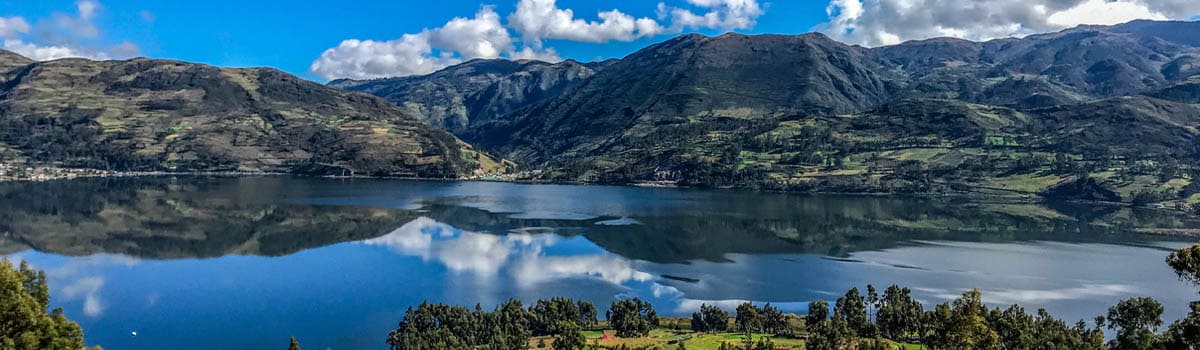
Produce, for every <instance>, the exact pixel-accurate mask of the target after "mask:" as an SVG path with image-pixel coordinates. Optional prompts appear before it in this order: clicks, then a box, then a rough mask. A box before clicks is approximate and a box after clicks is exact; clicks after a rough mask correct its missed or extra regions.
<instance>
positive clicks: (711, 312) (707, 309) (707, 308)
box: [692, 304, 729, 332]
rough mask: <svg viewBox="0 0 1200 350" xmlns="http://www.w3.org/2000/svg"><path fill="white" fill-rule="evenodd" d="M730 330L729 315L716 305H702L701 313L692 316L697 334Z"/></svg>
mask: <svg viewBox="0 0 1200 350" xmlns="http://www.w3.org/2000/svg"><path fill="white" fill-rule="evenodd" d="M727 329H729V314H728V313H726V312H725V310H721V308H719V307H717V306H716V305H708V304H702V305H700V311H698V312H696V313H694V314H692V330H694V331H697V332H724V331H725V330H727Z"/></svg>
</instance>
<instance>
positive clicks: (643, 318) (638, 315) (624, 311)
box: [607, 298, 658, 338]
mask: <svg viewBox="0 0 1200 350" xmlns="http://www.w3.org/2000/svg"><path fill="white" fill-rule="evenodd" d="M607 316H608V317H607V318H608V323H609V325H610V326H612V328H613V330H616V331H617V336H618V337H622V338H633V337H644V336H646V335H648V334H650V330H651V329H652V328H654V327H658V313H657V312H655V311H654V307H653V306H651V305H650V303H648V302H645V301H642V300H641V299H638V298H633V299H625V300H621V301H614V302H613V303H612V306H610V307H609V309H608V314H607Z"/></svg>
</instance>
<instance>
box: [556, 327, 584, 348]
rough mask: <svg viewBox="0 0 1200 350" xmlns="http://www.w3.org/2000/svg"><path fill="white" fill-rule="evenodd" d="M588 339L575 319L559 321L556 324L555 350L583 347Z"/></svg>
mask: <svg viewBox="0 0 1200 350" xmlns="http://www.w3.org/2000/svg"><path fill="white" fill-rule="evenodd" d="M585 345H587V339H586V338H584V337H583V333H580V332H579V325H578V324H576V323H575V322H574V321H559V322H558V323H557V324H555V326H554V350H576V349H583V347H584V346H585Z"/></svg>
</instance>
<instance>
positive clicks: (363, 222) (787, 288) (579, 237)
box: [0, 177, 1200, 349]
mask: <svg viewBox="0 0 1200 350" xmlns="http://www.w3.org/2000/svg"><path fill="white" fill-rule="evenodd" d="M1191 227H1200V225H1197V224H1196V223H1195V221H1194V219H1192V218H1190V217H1182V216H1175V215H1171V214H1167V213H1162V212H1147V211H1139V210H1130V209H1128V208H1118V207H1104V208H1100V209H1096V208H1093V207H1088V206H1080V205H1073V204H1053V205H1033V204H1020V205H1017V204H1006V203H987V202H946V201H937V200H924V199H906V198H874V197H872V198H863V197H837V196H792V195H779V194H747V193H739V192H724V191H690V190H664V189H637V188H620V187H591V186H540V185H539V186H530V185H515V184H499V183H453V182H409V181H382V180H353V181H340V180H328V179H304V178H204V177H184V178H141V179H88V180H79V181H65V182H47V183H22V184H14V183H5V184H0V254H10V255H14V256H15V257H18V258H28V259H30V260H31V261H32V262H33V263H34V264H35V265H36V266H38V267H40V268H43V269H46V270H47V271H48V274H49V277H50V282H51V286H52V287H53V289H54V290H53V291H52V292H53V294H54V299H55V301H56V304H61V305H63V306H64V307H65V308H66V309H67V311H68V313H69V314H72V315H81V316H79V318H80V320H81V324H82V325H83V326H84V328H85V331H86V332H88V335H89V340H90V341H93V342H95V343H97V344H101V345H104V346H106V347H108V348H168V347H169V348H179V344H191V345H187V346H184V347H183V348H187V347H188V346H191V347H192V348H198V349H208V348H263V347H272V346H275V345H277V344H276V343H278V340H279V339H285V338H287V337H288V336H291V335H305V337H302V338H304V339H303V340H304V343H305V345H306V346H310V345H311V346H315V347H316V348H334V349H342V348H376V347H379V346H380V345H382V342H381V341H382V338H383V336H384V335H385V334H386V333H387V330H388V329H389V328H390V327H392V326H394V323H395V322H396V320H398V319H399V318H400V315H401V314H402V313H403V310H404V309H405V308H406V307H408V306H409V305H412V304H416V303H420V302H421V301H425V300H432V301H440V302H450V303H458V304H474V303H482V304H485V305H490V304H495V303H499V302H501V301H503V300H506V299H508V298H518V299H522V300H525V301H532V300H535V299H538V298H547V297H552V296H571V297H575V298H580V299H587V300H592V301H594V302H596V303H597V304H600V305H605V304H607V303H608V302H609V301H611V300H613V299H614V298H620V297H626V296H638V297H642V298H645V299H649V300H651V301H653V302H654V304H655V305H656V306H657V307H658V309H659V310H660V312H662V313H664V314H670V315H684V314H687V313H690V312H691V311H693V310H695V309H697V308H698V306H699V304H701V303H709V304H717V305H721V306H723V307H729V308H732V307H734V306H736V304H737V303H740V302H742V301H746V300H748V301H754V302H760V303H761V302H771V303H772V304H774V305H778V306H780V307H781V308H783V309H784V310H787V311H803V310H804V308H805V305H806V303H807V302H808V301H810V300H813V299H817V298H822V299H827V300H828V299H834V298H836V297H837V295H838V294H841V293H842V292H844V291H845V290H846V289H848V288H850V287H853V286H859V287H861V286H864V285H865V284H867V283H874V284H876V285H877V286H882V285H887V284H891V283H897V284H903V285H907V286H912V287H914V290H915V291H916V296H917V297H918V298H921V299H922V301H924V302H926V303H927V304H932V303H937V302H942V301H944V300H947V299H950V298H953V297H956V296H957V295H958V294H959V293H960V292H961V291H962V290H965V289H968V288H975V287H978V288H981V289H983V290H984V293H985V298H986V299H987V300H986V301H988V302H990V303H993V304H1008V303H1014V302H1020V303H1023V304H1027V305H1028V306H1029V307H1030V308H1034V307H1046V308H1048V309H1050V310H1051V311H1052V312H1055V313H1056V314H1059V315H1062V316H1063V317H1065V318H1067V319H1077V318H1090V317H1092V316H1095V315H1096V314H1097V313H1099V312H1102V311H1103V310H1104V309H1105V308H1106V307H1107V306H1108V305H1111V304H1112V303H1114V302H1115V301H1116V300H1119V299H1122V298H1126V297H1130V296H1136V295H1151V296H1154V297H1156V298H1158V299H1159V300H1160V301H1162V302H1163V303H1164V305H1167V310H1168V314H1167V316H1168V318H1175V317H1178V316H1179V315H1182V313H1183V311H1184V310H1186V305H1187V301H1189V300H1190V299H1191V298H1193V293H1194V292H1192V291H1190V289H1189V288H1187V287H1186V286H1184V285H1183V284H1182V283H1180V282H1178V281H1177V280H1176V279H1175V278H1174V276H1173V275H1171V273H1170V271H1169V270H1168V269H1167V268H1166V267H1165V266H1164V265H1163V263H1162V257H1163V256H1165V255H1166V252H1167V251H1169V250H1170V249H1173V248H1176V247H1178V246H1182V245H1183V244H1184V243H1182V242H1178V241H1172V240H1170V239H1166V238H1163V237H1152V236H1144V235H1140V234H1138V231H1140V230H1161V229H1172V228H1191ZM132 330H137V331H138V332H139V337H137V338H136V339H130V338H129V337H128V334H129V332H130V331H132ZM205 334H222V335H223V336H222V337H220V339H210V338H211V337H206V336H204V335H205Z"/></svg>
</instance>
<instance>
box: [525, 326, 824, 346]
mask: <svg viewBox="0 0 1200 350" xmlns="http://www.w3.org/2000/svg"><path fill="white" fill-rule="evenodd" d="M606 332H607V333H608V334H612V331H606ZM583 336H584V337H585V338H587V344H588V345H592V344H596V345H599V346H600V347H602V348H606V349H611V348H616V347H620V346H626V347H628V348H631V349H640V348H649V349H655V348H657V349H674V348H675V347H676V346H678V345H677V344H673V343H671V341H673V340H676V339H680V338H687V340H684V341H683V346H684V347H685V348H687V349H688V350H716V349H718V348H720V346H721V343H729V344H730V345H738V344H741V343H742V342H743V341H744V340H745V338H746V335H745V334H743V333H694V332H691V331H678V332H676V331H671V330H666V329H655V330H653V331H650V335H648V336H646V337H641V338H616V337H611V338H609V339H601V337H602V336H603V333H602V332H600V331H584V332H583ZM763 338H767V339H770V340H771V342H772V343H774V344H775V349H778V350H792V349H803V348H804V341H803V340H800V339H791V338H780V337H772V336H771V335H768V334H760V333H755V334H752V335H751V339H752V341H759V340H761V339H763ZM538 343H539V340H538V338H534V339H532V340H531V341H530V344H531V347H533V348H535V349H536V348H537V347H536V345H537V344H538ZM544 343H545V344H547V345H550V344H552V343H553V342H552V341H551V340H550V339H548V338H547V339H546V340H545V342H544Z"/></svg>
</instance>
